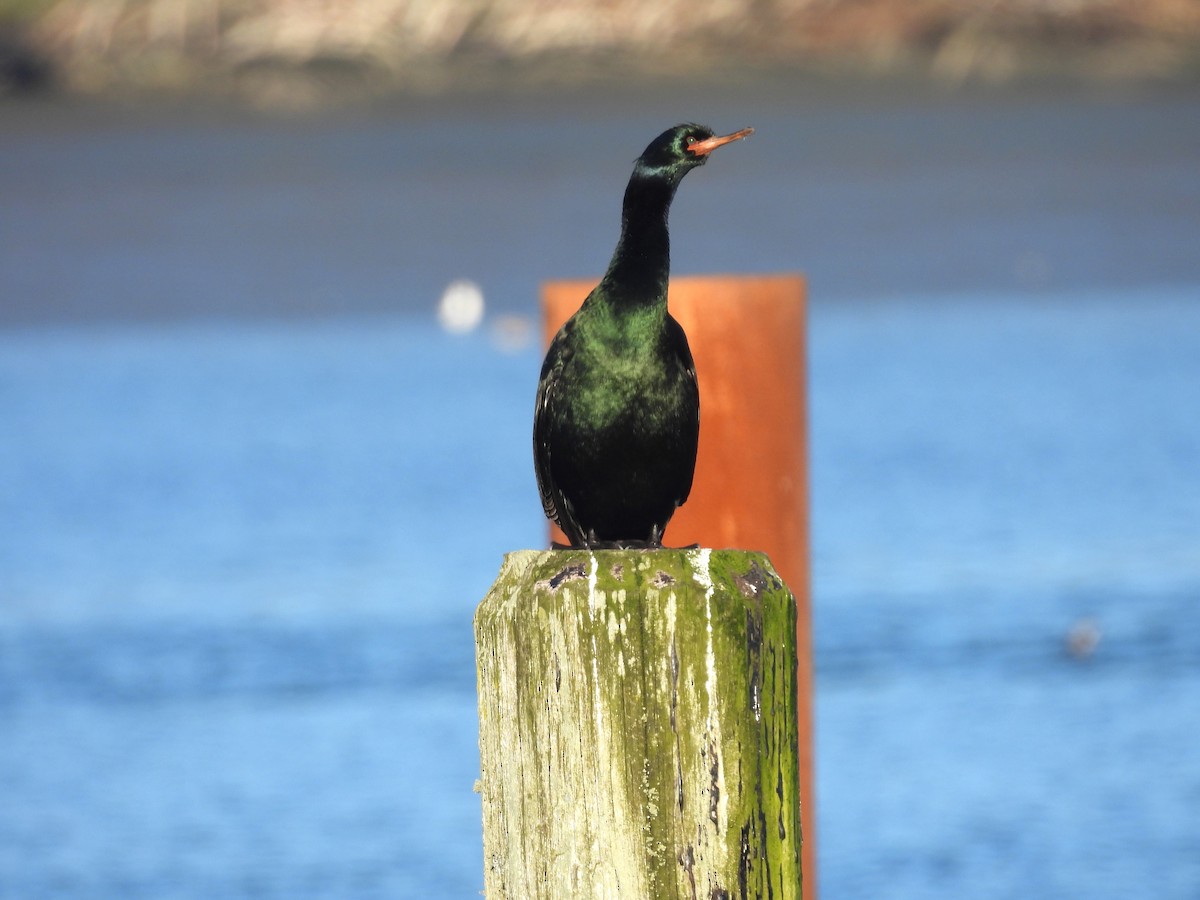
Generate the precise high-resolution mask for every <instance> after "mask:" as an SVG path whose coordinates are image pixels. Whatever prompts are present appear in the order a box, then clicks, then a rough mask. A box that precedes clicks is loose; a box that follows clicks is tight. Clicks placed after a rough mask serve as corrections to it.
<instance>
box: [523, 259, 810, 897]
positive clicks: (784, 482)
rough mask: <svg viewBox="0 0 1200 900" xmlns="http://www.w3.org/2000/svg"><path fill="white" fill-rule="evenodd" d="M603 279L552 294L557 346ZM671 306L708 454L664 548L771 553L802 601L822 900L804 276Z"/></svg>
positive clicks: (750, 283) (801, 674)
mask: <svg viewBox="0 0 1200 900" xmlns="http://www.w3.org/2000/svg"><path fill="white" fill-rule="evenodd" d="M596 280H597V279H592V280H590V281H582V280H579V281H555V282H549V283H547V284H544V285H543V286H542V307H543V313H544V321H545V340H546V343H547V344H548V343H549V341H550V339H551V338H552V337H553V336H554V334H555V333H556V332H557V331H558V329H559V328H560V327H561V326H562V323H563V322H565V321H566V320H567V319H568V318H569V317H570V316H571V315H572V314H573V313H574V312H575V310H577V309H578V308H579V304H580V303H581V302H582V301H583V298H584V297H586V296H587V294H588V292H589V291H590V290H591V289H592V288H593V287H594V286H595V283H596ZM668 304H669V306H670V310H671V314H672V315H673V316H674V317H675V318H676V319H678V320H679V323H680V324H681V325H682V326H683V328H684V331H686V332H687V336H688V343H689V344H690V345H691V348H692V355H693V356H694V357H695V360H696V374H697V377H698V378H699V381H700V450H699V455H698V458H697V461H696V478H695V482H694V484H693V486H692V494H691V497H690V498H689V499H688V502H687V503H686V504H685V505H684V506H683V507H682V508H681V509H680V510H679V511H678V512H677V513H676V515H675V518H673V519H672V520H671V523H670V524H669V525H668V526H667V532H666V541H667V543H668V544H670V545H672V546H684V545H688V544H693V543H694V544H698V545H700V546H701V547H743V548H751V549H754V550H759V551H763V552H765V553H766V555H767V556H768V557H769V558H770V559H771V561H772V563H774V565H775V566H776V568H777V570H778V572H779V574H780V575H781V576H782V577H783V580H784V581H785V582H786V583H787V585H788V586H789V587H790V588H791V590H792V592H793V593H794V595H795V598H796V611H797V615H796V648H797V655H798V661H799V665H798V669H797V685H798V687H797V697H796V700H797V716H798V723H799V733H800V742H799V747H800V760H799V764H800V794H801V797H802V798H803V813H802V815H803V822H804V851H803V852H804V896H805V900H816V872H817V866H816V816H815V809H816V804H815V797H816V793H815V785H814V782H815V778H814V773H813V706H812V697H813V683H812V625H811V623H812V614H811V606H810V596H809V584H810V576H809V527H808V464H807V447H808V429H807V415H808V413H807V403H806V364H807V362H806V360H807V355H806V349H805V341H806V330H805V283H804V279H803V278H802V277H801V276H799V275H782V276H778V275H772V276H697V277H681V278H672V279H671V284H670V292H669V298H668ZM551 534H552V536H553V538H554V540H558V541H562V540H564V537H563V536H562V534H561V532H558V530H557V529H556V528H554V529H552V532H551Z"/></svg>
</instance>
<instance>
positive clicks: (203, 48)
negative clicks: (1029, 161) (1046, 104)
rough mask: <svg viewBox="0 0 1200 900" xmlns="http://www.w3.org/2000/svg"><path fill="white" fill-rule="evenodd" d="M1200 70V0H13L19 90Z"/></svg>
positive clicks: (850, 79)
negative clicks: (652, 0)
mask: <svg viewBox="0 0 1200 900" xmlns="http://www.w3.org/2000/svg"><path fill="white" fill-rule="evenodd" d="M1198 78H1200V4H1197V3H1194V2H1190V0H1012V2H1006V3H993V4H986V5H981V4H975V3H966V2H955V0H940V2H937V0H921V2H908V3H906V2H902V0H857V2H855V0H832V2H817V0H799V2H797V0H791V2H783V0H724V2H719V3H718V2H707V3H696V2H694V0H693V2H684V0H664V2H661V3H656V4H640V3H632V2H626V0H577V2H574V3H561V2H552V0H358V2H355V3H343V4H337V3H312V2H304V0H245V2H240V3H233V2H229V0H0V96H3V95H5V94H7V95H10V96H13V95H26V94H40V95H50V96H67V97H86V98H92V99H105V98H112V97H120V98H133V99H137V100H139V101H143V102H145V101H153V100H155V99H158V100H163V101H166V102H174V101H177V100H179V99H180V98H190V99H191V100H193V101H199V102H207V101H222V102H225V101H233V102H234V103H235V104H237V105H248V106H250V107H251V108H265V109H275V110H285V111H287V110H313V109H324V108H329V107H336V106H341V105H344V104H347V103H349V104H359V105H361V104H364V103H366V104H370V103H377V102H397V101H400V102H402V101H405V100H409V101H415V102H418V103H419V102H420V101H422V100H429V99H434V98H445V97H459V98H471V97H480V98H486V97H488V96H489V95H493V94H495V93H496V92H498V91H499V92H505V93H516V94H523V93H532V94H537V93H539V92H544V91H547V90H555V91H561V90H563V89H567V90H585V91H586V90H588V89H594V88H604V89H612V88H615V89H617V90H620V89H621V88H623V87H626V88H627V87H630V86H633V85H637V84H657V83H662V84H664V85H666V86H668V87H671V88H674V89H678V88H681V87H686V86H689V85H690V86H696V87H697V88H703V87H705V86H713V85H721V84H725V83H729V82H736V83H743V84H744V83H746V82H747V81H751V82H767V83H770V82H774V81H785V82H788V83H789V84H792V85H796V84H799V85H802V86H807V87H812V88H813V89H817V90H820V89H828V88H830V87H844V86H846V85H849V86H850V87H854V86H861V85H880V84H890V83H900V84H902V85H903V84H907V85H916V86H925V87H929V86H933V87H935V88H939V89H945V88H946V87H951V88H961V87H963V86H993V87H994V86H1008V87H1012V86H1014V85H1039V84H1055V85H1060V86H1061V85H1075V86H1077V85H1081V84H1082V85H1101V86H1106V87H1109V88H1111V87H1113V86H1115V85H1130V84H1141V85H1144V84H1147V83H1151V84H1155V85H1162V84H1164V83H1167V84H1179V83H1183V84H1188V85H1190V84H1194V83H1195V81H1196V80H1197V79H1198Z"/></svg>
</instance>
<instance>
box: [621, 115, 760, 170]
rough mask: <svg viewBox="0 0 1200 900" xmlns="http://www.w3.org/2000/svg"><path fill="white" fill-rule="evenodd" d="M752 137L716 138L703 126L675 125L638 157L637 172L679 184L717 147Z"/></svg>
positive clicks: (745, 130)
mask: <svg viewBox="0 0 1200 900" xmlns="http://www.w3.org/2000/svg"><path fill="white" fill-rule="evenodd" d="M752 134H754V129H753V128H743V129H742V130H741V131H735V132H734V133H733V134H725V135H720V136H718V135H716V134H714V133H713V130H712V129H711V128H709V127H707V126H705V125H691V124H687V125H676V126H675V127H674V128H668V129H667V130H666V131H664V132H663V133H662V134H660V135H659V136H658V137H656V138H655V139H654V140H652V141H651V142H650V146H648V147H647V148H646V149H645V151H644V152H643V153H642V155H641V156H640V157H638V161H637V168H638V169H640V170H642V171H643V172H644V173H645V174H648V175H658V176H660V177H662V176H666V177H668V178H671V179H672V180H675V181H678V180H679V179H680V178H682V177H683V176H684V175H686V174H687V173H688V172H689V171H691V170H692V169H694V168H695V167H696V166H702V165H704V163H705V162H707V161H708V156H709V154H710V153H712V152H713V151H714V150H716V149H717V148H718V147H721V146H723V145H725V144H729V143H732V142H733V141H740V140H741V139H742V138H744V137H749V136H750V135H752Z"/></svg>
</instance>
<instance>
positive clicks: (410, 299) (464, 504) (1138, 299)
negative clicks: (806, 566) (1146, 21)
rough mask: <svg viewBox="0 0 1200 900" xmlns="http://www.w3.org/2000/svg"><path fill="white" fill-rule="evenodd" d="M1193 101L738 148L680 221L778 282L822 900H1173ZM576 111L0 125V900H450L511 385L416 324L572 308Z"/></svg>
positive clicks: (1185, 732) (606, 123) (1181, 694)
mask: <svg viewBox="0 0 1200 900" xmlns="http://www.w3.org/2000/svg"><path fill="white" fill-rule="evenodd" d="M731 105H734V106H736V104H731ZM1195 110H1196V101H1195V100H1192V99H1188V98H1183V99H1180V98H1174V99H1170V98H1168V99H1167V100H1164V101H1156V102H1149V103H1142V102H1138V101H1122V102H1113V103H1100V104H1097V103H1075V102H1068V103H1061V104H1060V103H1057V102H1043V101H1036V102H1031V101H1021V102H1019V103H1017V102H1014V103H1011V104H1007V105H1006V104H1005V103H999V104H993V105H987V104H984V105H981V106H975V105H972V104H964V103H957V102H955V103H950V104H949V105H948V106H946V107H945V108H943V106H941V105H938V104H932V105H921V104H917V105H916V106H915V107H908V108H902V109H892V108H890V107H886V106H883V105H873V104H867V105H866V106H858V107H853V108H849V109H844V108H842V107H840V106H837V105H832V106H820V105H818V106H817V107H815V108H812V109H807V110H805V111H804V115H798V114H796V113H795V112H793V111H789V110H788V109H786V108H783V107H776V108H774V109H773V111H772V110H768V111H766V112H763V111H761V110H760V111H759V113H758V114H756V115H755V116H754V117H753V118H748V117H747V118H746V119H745V120H746V121H750V122H752V123H753V124H755V125H757V126H759V127H760V132H759V134H757V135H756V136H755V142H756V143H753V144H752V143H747V144H746V145H745V147H741V146H739V148H738V149H739V150H746V158H747V159H751V158H753V159H754V160H755V162H754V164H753V165H752V166H749V167H747V168H746V169H744V170H739V169H737V168H736V167H735V166H734V165H733V157H732V156H731V157H730V158H729V165H728V166H727V168H725V169H722V168H720V167H719V163H720V162H721V161H720V160H717V161H714V163H713V165H712V166H710V167H708V168H706V169H705V170H704V171H703V172H702V173H698V174H697V175H694V176H691V178H695V179H697V182H696V183H695V184H692V183H691V182H690V181H689V183H688V184H687V185H685V188H684V190H683V191H681V196H680V205H679V207H678V208H677V210H676V218H675V219H674V220H673V221H674V224H675V226H676V227H675V232H676V234H677V237H678V247H679V251H678V253H677V254H676V260H677V268H678V269H679V270H681V271H692V272H694V271H705V270H712V269H714V268H715V269H732V270H739V269H744V270H748V271H780V270H790V269H793V268H803V269H804V270H805V271H806V272H808V273H809V274H810V275H811V278H812V294H813V302H812V306H811V320H810V394H811V409H810V413H811V420H812V434H811V437H812V447H811V456H812V471H811V479H812V495H813V511H812V516H813V519H812V521H813V559H814V582H813V605H814V617H815V638H816V668H817V726H818V732H817V765H818V816H819V826H820V828H819V853H820V881H821V888H822V897H824V898H826V900H851V898H863V897H868V898H876V900H886V898H897V900H922V898H963V900H987V898H1002V897H1003V898H1010V897H1013V896H1029V897H1038V898H1050V900H1057V898H1062V900H1068V898H1076V897H1089V898H1118V897H1120V898H1125V897H1131V896H1136V897H1155V898H1165V900H1192V898H1195V897H1197V896H1200V828H1198V827H1197V825H1196V810H1197V809H1200V753H1198V752H1197V751H1196V734H1197V724H1198V723H1200V613H1198V612H1197V603H1198V602H1200V466H1197V464H1196V461H1197V459H1200V416H1198V415H1196V413H1195V408H1196V401H1197V397H1200V302H1197V301H1198V300H1200V255H1198V254H1196V253H1195V247H1196V246H1200V241H1198V240H1197V237H1198V236H1200V166H1197V165H1196V155H1195V147H1196V146H1200V145H1198V144H1196V143H1195V142H1194V141H1193V140H1192V138H1194V137H1195V136H1196V134H1197V132H1198V131H1200V116H1196V115H1192V113H1194V112H1195ZM721 112H722V115H721V116H719V117H718V116H711V117H708V118H711V119H712V120H713V121H714V124H719V123H720V122H724V123H725V124H727V125H730V126H731V127H732V126H735V125H741V124H743V117H742V116H741V114H740V112H739V113H738V114H737V116H736V118H735V116H734V114H732V113H730V112H729V110H728V109H725V110H722V111H721ZM605 115H606V116H607V118H602V119H601V120H598V121H595V122H590V121H584V120H585V119H586V116H585V115H583V114H582V113H581V112H580V111H578V110H574V111H571V112H570V113H569V116H568V121H569V122H570V123H571V127H570V128H567V129H566V130H565V131H564V130H562V129H561V127H560V126H559V125H555V126H554V127H553V128H552V127H551V125H550V124H549V122H548V121H546V120H544V119H543V118H540V116H541V114H540V113H535V112H529V111H528V110H526V111H524V112H520V113H519V114H518V115H516V117H515V118H514V120H513V121H510V122H505V121H500V120H499V118H498V117H496V116H494V115H491V114H488V115H480V114H478V113H477V112H470V111H468V112H466V113H462V114H461V115H459V116H457V117H456V116H454V115H452V116H450V117H449V119H448V120H447V119H443V118H439V117H436V116H435V117H432V118H427V119H419V118H418V120H416V121H414V122H412V123H407V124H405V125H404V127H400V125H399V124H398V123H388V122H384V123H382V124H370V125H362V124H358V125H354V124H353V123H351V124H350V125H345V124H340V125H339V124H337V123H335V124H333V125H320V126H310V125H294V126H283V125H278V124H277V125H274V126H269V127H264V126H260V125H247V124H244V123H243V124H240V125H229V124H228V123H224V124H219V125H216V126H212V125H209V124H204V123H201V124H195V123H192V124H184V125H180V124H178V123H171V122H169V121H168V122H166V123H162V122H156V123H155V124H153V125H151V126H147V125H144V124H135V125H134V126H129V125H127V124H126V125H114V126H109V125H104V126H95V125H86V126H83V125H80V124H78V123H70V122H67V123H64V122H63V120H62V119H61V117H60V114H59V113H51V114H50V116H49V122H50V124H49V125H47V124H45V123H44V122H37V121H35V122H33V124H29V123H28V122H27V123H25V124H23V125H21V126H20V127H17V126H13V125H12V124H11V122H10V123H9V124H8V125H5V124H4V123H3V122H0V128H8V129H9V130H10V133H9V134H7V135H6V142H5V143H4V144H3V145H0V188H2V190H0V212H2V213H4V215H3V216H0V231H2V232H3V237H4V241H3V242H2V244H0V261H2V262H3V266H0V321H3V322H4V323H5V327H4V328H3V329H0V900H9V898H13V900H39V898H81V900H107V898H189V900H192V898H196V900H199V898H260V897H265V898H304V897H314V898H316V897H320V898H348V900H353V898H371V897H397V896H430V897H472V896H477V893H478V891H479V890H480V889H481V888H482V858H481V835H480V825H479V821H480V810H479V800H478V797H477V795H475V794H474V793H473V792H472V784H473V782H474V779H475V778H476V776H477V772H478V758H477V750H476V743H475V741H476V715H475V685H474V664H473V645H472V638H471V622H470V620H471V614H472V612H473V610H474V607H475V605H476V603H478V601H479V600H480V599H481V598H482V596H483V594H484V593H485V592H486V590H487V587H488V585H489V584H490V583H491V580H492V578H493V577H494V575H495V573H496V571H497V570H498V567H499V565H500V560H501V557H502V555H503V554H504V553H505V552H506V551H508V550H511V549H514V548H521V547H529V546H538V545H541V544H542V542H543V541H544V539H545V531H544V525H543V522H542V518H541V512H540V507H539V504H538V501H537V496H536V489H535V487H534V483H533V474H532V465H531V461H530V450H529V428H530V417H531V403H532V396H533V391H534V385H535V379H536V374H537V369H538V364H539V359H538V353H537V351H536V350H535V349H534V348H533V347H532V346H531V345H530V344H528V343H527V344H525V345H517V346H515V347H514V346H513V342H512V336H513V334H514V331H513V328H512V324H511V322H510V323H509V325H508V327H507V330H506V331H505V332H504V334H505V335H507V337H504V338H503V339H500V338H498V337H497V332H496V331H495V330H494V328H495V327H496V326H499V325H501V324H502V323H501V321H500V319H499V318H498V317H497V316H496V315H492V316H491V317H490V318H489V319H488V320H487V321H485V324H484V327H483V328H482V329H480V330H479V331H477V332H474V333H472V334H469V335H466V336H460V337H454V336H450V335H447V334H445V333H443V332H442V331H441V330H439V328H438V327H437V325H436V324H435V322H434V318H433V315H432V307H433V303H434V301H435V300H436V294H437V291H438V290H439V289H440V286H441V285H443V284H444V283H445V282H446V281H447V280H448V279H449V278H450V277H457V276H461V275H467V276H470V277H475V278H478V279H479V280H480V281H481V283H482V284H483V286H484V289H485V293H486V294H487V295H488V297H489V300H492V301H494V303H493V306H492V309H493V310H495V309H497V308H499V310H500V311H501V312H505V313H508V314H510V315H511V314H516V315H522V316H525V317H527V318H529V317H532V315H533V305H532V303H531V302H530V299H529V298H530V297H531V296H532V295H533V292H534V290H535V288H536V282H537V280H538V279H539V278H540V277H546V276H559V275H564V276H565V275H581V274H586V273H587V272H589V271H595V270H596V269H598V268H601V267H602V266H603V262H604V258H605V257H606V255H607V252H608V249H609V247H610V245H611V240H612V238H613V232H614V230H615V222H614V221H613V220H612V219H613V216H615V201H613V204H612V205H613V209H614V213H613V216H598V217H597V218H596V220H595V221H592V220H590V219H587V220H584V221H580V220H578V219H577V218H575V217H574V215H573V213H572V210H574V209H576V208H577V205H578V204H581V203H583V204H590V203H592V202H593V200H595V201H596V202H599V198H609V199H612V198H611V194H613V193H614V191H613V189H612V185H611V183H610V181H612V180H616V181H617V184H618V187H617V188H616V190H615V193H617V194H619V186H620V182H621V181H622V180H623V177H624V175H623V170H624V169H625V168H626V167H627V160H626V158H625V157H618V159H617V162H619V163H620V165H614V166H612V167H611V169H612V171H611V172H610V171H608V170H607V169H606V170H605V171H604V172H603V173H601V174H589V175H584V176H576V175H572V174H571V173H572V172H574V171H575V168H576V165H575V164H576V163H577V162H587V163H589V164H590V163H592V162H595V161H597V160H600V159H602V158H603V159H607V158H608V156H609V155H610V154H609V149H608V145H607V143H605V142H606V141H607V140H608V139H609V137H611V132H612V129H614V128H617V127H619V128H620V129H621V130H622V132H624V131H626V130H629V131H636V132H637V133H638V134H641V133H642V131H645V130H647V129H649V120H650V114H649V112H647V111H646V110H645V109H639V111H637V112H636V113H635V114H634V115H633V116H632V120H633V121H632V124H630V123H628V122H625V121H624V120H623V119H620V117H618V116H616V115H615V114H614V113H613V112H612V110H608V111H607V112H606V114H605ZM674 118H675V116H674V115H672V116H671V119H669V120H668V121H670V120H673V119H674ZM618 120H619V121H620V124H619V125H617V124H614V123H616V122H618ZM643 120H646V121H643ZM655 121H657V119H655ZM914 122H915V123H916V125H918V126H920V127H914ZM635 126H636V127H635ZM652 133H653V132H652V130H651V134H652ZM772 134H775V135H776V137H775V138H772V137H771V135H772ZM548 135H549V136H553V135H558V138H555V139H558V140H561V141H564V142H565V145H566V146H570V147H572V148H576V147H578V149H579V151H580V153H581V157H580V158H579V159H574V158H572V157H569V156H568V157H564V156H560V155H556V154H555V153H554V152H552V149H553V147H552V148H551V149H549V150H548V149H547V148H546V146H545V143H544V142H545V141H546V140H547V139H548ZM564 135H565V136H568V137H572V136H573V139H572V140H566V138H565V137H563V136H564ZM580 135H582V138H580V137H579V136H580ZM934 137H937V138H939V139H938V140H934ZM484 138H486V139H487V141H489V144H488V146H489V147H491V148H492V149H493V150H494V151H495V152H494V154H489V155H486V156H483V157H481V156H480V155H479V153H478V146H479V144H478V141H479V140H481V139H484ZM558 147H559V149H560V150H561V149H562V147H563V144H559V145H558ZM754 148H757V149H756V150H755V149H754ZM636 149H637V147H634V148H633V149H632V150H630V151H629V153H627V154H626V156H631V155H632V154H633V153H634V152H636ZM732 152H733V151H730V153H732ZM751 152H757V153H758V154H759V155H758V156H757V157H751V156H750V155H749V154H750V153H751ZM793 153H798V154H800V156H801V157H802V159H801V162H803V165H799V164H796V165H793V162H794V160H793V159H792V158H791V154H793ZM476 167H477V168H476ZM397 170H398V171H399V172H400V173H401V174H400V175H399V176H397V175H396V174H395V172H396V171H397ZM464 171H465V172H467V173H468V174H467V175H465V176H464V177H465V178H466V179H467V189H462V190H458V189H455V184H454V181H453V179H451V178H450V174H451V173H454V174H455V175H456V177H457V175H458V174H461V173H462V172H464ZM764 172H772V173H783V175H782V178H783V186H782V187H780V185H779V184H778V183H777V182H775V181H772V180H768V179H765V178H764V177H763V173H764ZM497 173H502V174H504V176H505V177H503V178H500V179H499V180H498V181H497V180H496V177H497ZM739 173H740V174H739ZM610 176H611V177H610ZM210 179H211V180H210ZM699 179H706V180H707V184H706V185H705V186H702V184H701V182H700V180H699ZM459 187H461V185H460V186H459ZM689 191H691V193H690V194H689V193H688V192H689ZM785 197H788V198H791V199H789V200H788V202H783V199H781V198H785ZM793 201H794V202H793ZM414 202H419V203H423V204H425V205H424V206H421V207H419V208H420V209H422V210H425V211H426V212H427V213H428V216H429V217H431V222H430V221H425V220H422V219H421V217H420V216H414V214H413V212H412V210H413V209H414V207H413V206H412V205H411V204H412V203H414ZM406 203H408V204H410V205H407V206H406V205H405V204H406ZM313 209H318V210H320V211H321V212H322V213H323V214H322V215H320V216H317V217H315V218H313V219H311V220H309V219H308V218H306V217H305V216H304V215H301V214H302V213H307V212H309V211H311V210H313ZM551 211H554V212H551ZM717 220H720V221H721V222H723V223H724V224H723V225H722V228H720V229H718V228H710V227H707V226H708V225H709V224H710V223H712V222H714V221H717ZM722 229H724V230H722ZM397 235H399V238H397ZM597 248H598V249H597ZM543 257H544V260H545V261H543ZM514 260H518V261H520V262H519V263H517V262H514ZM743 262H744V265H742V263H743ZM884 286H886V290H885V289H884ZM348 298H349V299H348ZM354 298H359V300H358V301H355V300H354ZM256 304H257V305H256ZM289 304H291V305H289ZM389 304H390V305H394V306H395V307H396V310H395V311H394V312H391V313H387V312H385V310H386V309H388V308H389ZM305 310H313V311H315V312H318V313H320V314H321V315H320V316H319V317H316V318H311V319H304V318H295V317H293V318H285V319H280V318H279V316H280V315H281V314H289V315H290V314H293V313H296V312H298V311H300V312H303V311H305ZM264 316H265V317H264ZM1072 633H1081V634H1084V635H1090V636H1091V637H1092V639H1093V640H1095V639H1096V638H1097V637H1098V643H1096V644H1095V647H1094V650H1093V652H1091V653H1090V654H1086V655H1082V656H1081V655H1075V654H1072V653H1071V652H1068V649H1067V648H1068V637H1069V636H1070V635H1071V634H1072Z"/></svg>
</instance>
